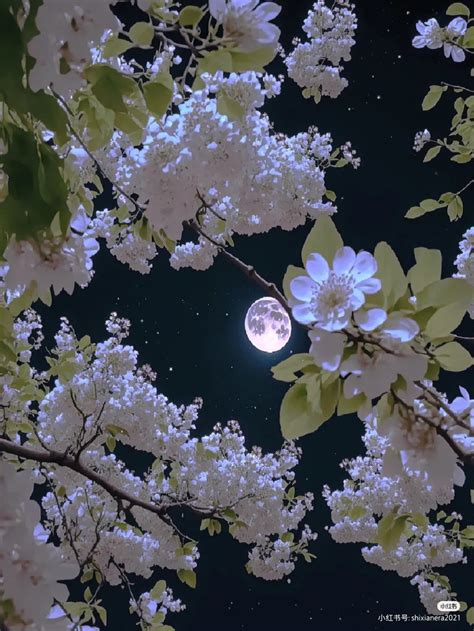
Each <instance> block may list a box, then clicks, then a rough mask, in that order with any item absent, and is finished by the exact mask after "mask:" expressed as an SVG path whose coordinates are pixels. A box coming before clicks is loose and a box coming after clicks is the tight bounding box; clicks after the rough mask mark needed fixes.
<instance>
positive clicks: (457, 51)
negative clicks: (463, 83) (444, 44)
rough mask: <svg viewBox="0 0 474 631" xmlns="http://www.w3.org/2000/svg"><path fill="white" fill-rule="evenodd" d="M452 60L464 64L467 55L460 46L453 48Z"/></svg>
mask: <svg viewBox="0 0 474 631" xmlns="http://www.w3.org/2000/svg"><path fill="white" fill-rule="evenodd" d="M451 58H452V59H453V61H455V62H457V63H462V62H463V61H465V59H466V53H465V52H464V51H463V49H462V48H459V46H453V49H452V51H451Z"/></svg>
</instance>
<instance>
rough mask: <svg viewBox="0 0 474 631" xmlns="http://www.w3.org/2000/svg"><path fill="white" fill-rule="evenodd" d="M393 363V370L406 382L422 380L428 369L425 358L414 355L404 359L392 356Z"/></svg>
mask: <svg viewBox="0 0 474 631" xmlns="http://www.w3.org/2000/svg"><path fill="white" fill-rule="evenodd" d="M393 362H394V368H395V370H397V372H398V374H400V375H402V376H403V377H404V378H405V379H406V380H407V381H418V380H419V379H423V378H424V376H425V373H426V370H427V368H428V360H427V359H426V357H422V356H421V355H416V354H415V353H413V354H411V355H408V356H404V357H400V356H398V357H395V356H393Z"/></svg>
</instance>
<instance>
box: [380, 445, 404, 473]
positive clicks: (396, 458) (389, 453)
mask: <svg viewBox="0 0 474 631" xmlns="http://www.w3.org/2000/svg"><path fill="white" fill-rule="evenodd" d="M381 473H382V475H383V476H387V477H390V478H391V477H395V476H397V475H401V474H402V473H403V467H402V461H401V459H400V454H399V452H398V451H395V450H394V449H392V448H391V447H388V448H387V449H386V451H385V454H384V456H383V465H382V471H381Z"/></svg>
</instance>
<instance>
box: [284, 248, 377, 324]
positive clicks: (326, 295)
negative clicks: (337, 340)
mask: <svg viewBox="0 0 474 631" xmlns="http://www.w3.org/2000/svg"><path fill="white" fill-rule="evenodd" d="M305 267H306V271H307V272H308V275H307V276H298V277H297V278H294V279H293V280H292V281H291V283H290V289H291V293H292V295H293V297H294V298H295V299H296V301H298V302H297V303H296V304H295V305H294V306H292V312H293V316H294V318H295V319H296V320H298V322H302V323H303V324H312V323H316V326H317V327H319V328H321V329H324V330H326V331H340V330H341V329H343V328H344V327H346V326H347V325H348V324H349V320H350V318H351V315H352V313H353V312H354V311H357V310H358V309H360V308H361V307H362V306H363V304H364V303H365V294H375V293H377V292H378V291H379V289H380V287H381V283H380V280H378V279H377V278H372V277H373V275H374V274H375V273H376V271H377V263H376V261H375V259H374V257H373V256H372V255H371V254H369V253H368V252H363V251H362V252H359V253H358V254H357V255H356V253H355V252H354V250H353V249H352V248H349V247H343V248H340V249H339V250H338V251H337V252H336V254H335V256H334V261H333V265H332V269H331V268H330V267H329V265H328V263H327V261H326V259H324V258H323V257H322V256H321V255H320V254H317V253H313V254H310V255H309V257H308V259H307V261H306V265H305Z"/></svg>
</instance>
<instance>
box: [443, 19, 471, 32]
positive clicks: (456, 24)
mask: <svg viewBox="0 0 474 631" xmlns="http://www.w3.org/2000/svg"><path fill="white" fill-rule="evenodd" d="M466 29H467V22H466V20H465V19H464V18H461V17H457V18H454V20H451V22H450V23H449V24H448V26H447V30H449V31H450V32H451V33H452V34H454V35H456V36H457V37H459V36H460V35H464V33H465V32H466Z"/></svg>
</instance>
